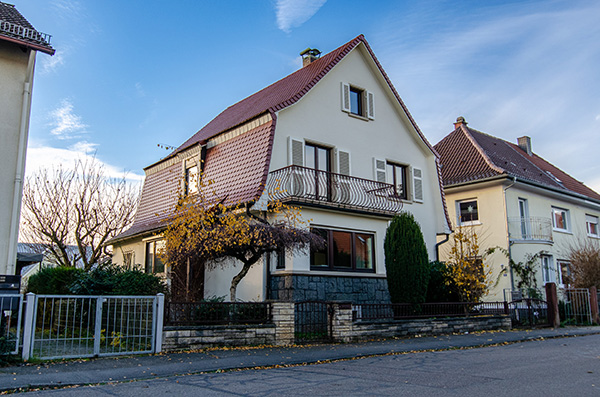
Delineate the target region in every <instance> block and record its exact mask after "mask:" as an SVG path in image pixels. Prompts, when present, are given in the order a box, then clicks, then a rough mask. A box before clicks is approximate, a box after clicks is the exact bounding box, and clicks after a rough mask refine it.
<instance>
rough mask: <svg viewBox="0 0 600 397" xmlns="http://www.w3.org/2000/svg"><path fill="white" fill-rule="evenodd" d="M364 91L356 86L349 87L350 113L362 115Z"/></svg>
mask: <svg viewBox="0 0 600 397" xmlns="http://www.w3.org/2000/svg"><path fill="white" fill-rule="evenodd" d="M363 96H364V91H363V90H359V89H358V88H354V87H350V113H352V114H355V115H357V116H364V115H365V112H364V109H363V101H364V99H363Z"/></svg>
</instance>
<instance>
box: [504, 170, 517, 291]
mask: <svg viewBox="0 0 600 397" xmlns="http://www.w3.org/2000/svg"><path fill="white" fill-rule="evenodd" d="M515 183H517V177H516V176H513V181H512V183H511V184H510V185H508V186H507V187H505V188H504V189H503V190H502V194H503V195H504V200H503V201H504V213H505V214H506V239H507V241H508V261H509V263H510V261H511V260H512V253H511V246H512V242H511V241H510V232H509V230H508V203H507V202H506V191H507V190H508V189H510V188H511V187H513V186H514V185H515ZM510 289H511V290H513V289H515V277H514V274H513V269H512V268H511V269H510Z"/></svg>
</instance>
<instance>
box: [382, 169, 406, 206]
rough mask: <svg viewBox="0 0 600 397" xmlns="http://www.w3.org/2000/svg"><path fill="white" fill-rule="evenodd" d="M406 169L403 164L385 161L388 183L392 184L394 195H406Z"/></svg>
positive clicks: (402, 197) (401, 196)
mask: <svg viewBox="0 0 600 397" xmlns="http://www.w3.org/2000/svg"><path fill="white" fill-rule="evenodd" d="M406 169H407V167H406V166H405V165H400V164H394V163H389V162H388V163H387V174H388V178H389V183H390V184H392V185H393V186H394V195H395V196H396V197H398V198H401V199H406V198H407V197H408V195H407V191H406Z"/></svg>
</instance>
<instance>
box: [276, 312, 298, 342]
mask: <svg viewBox="0 0 600 397" xmlns="http://www.w3.org/2000/svg"><path fill="white" fill-rule="evenodd" d="M294 307H295V304H294V302H272V303H271V314H272V317H273V323H274V324H275V344H276V345H292V344H294V342H295V321H294Z"/></svg>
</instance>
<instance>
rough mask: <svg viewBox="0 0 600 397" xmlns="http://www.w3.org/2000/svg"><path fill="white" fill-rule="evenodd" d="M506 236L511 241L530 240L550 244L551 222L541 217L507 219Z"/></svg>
mask: <svg viewBox="0 0 600 397" xmlns="http://www.w3.org/2000/svg"><path fill="white" fill-rule="evenodd" d="M508 235H509V238H510V240H511V241H515V240H520V241H522V240H532V241H545V242H550V243H551V242H552V220H551V219H550V218H543V217H523V218H522V217H514V218H508Z"/></svg>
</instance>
